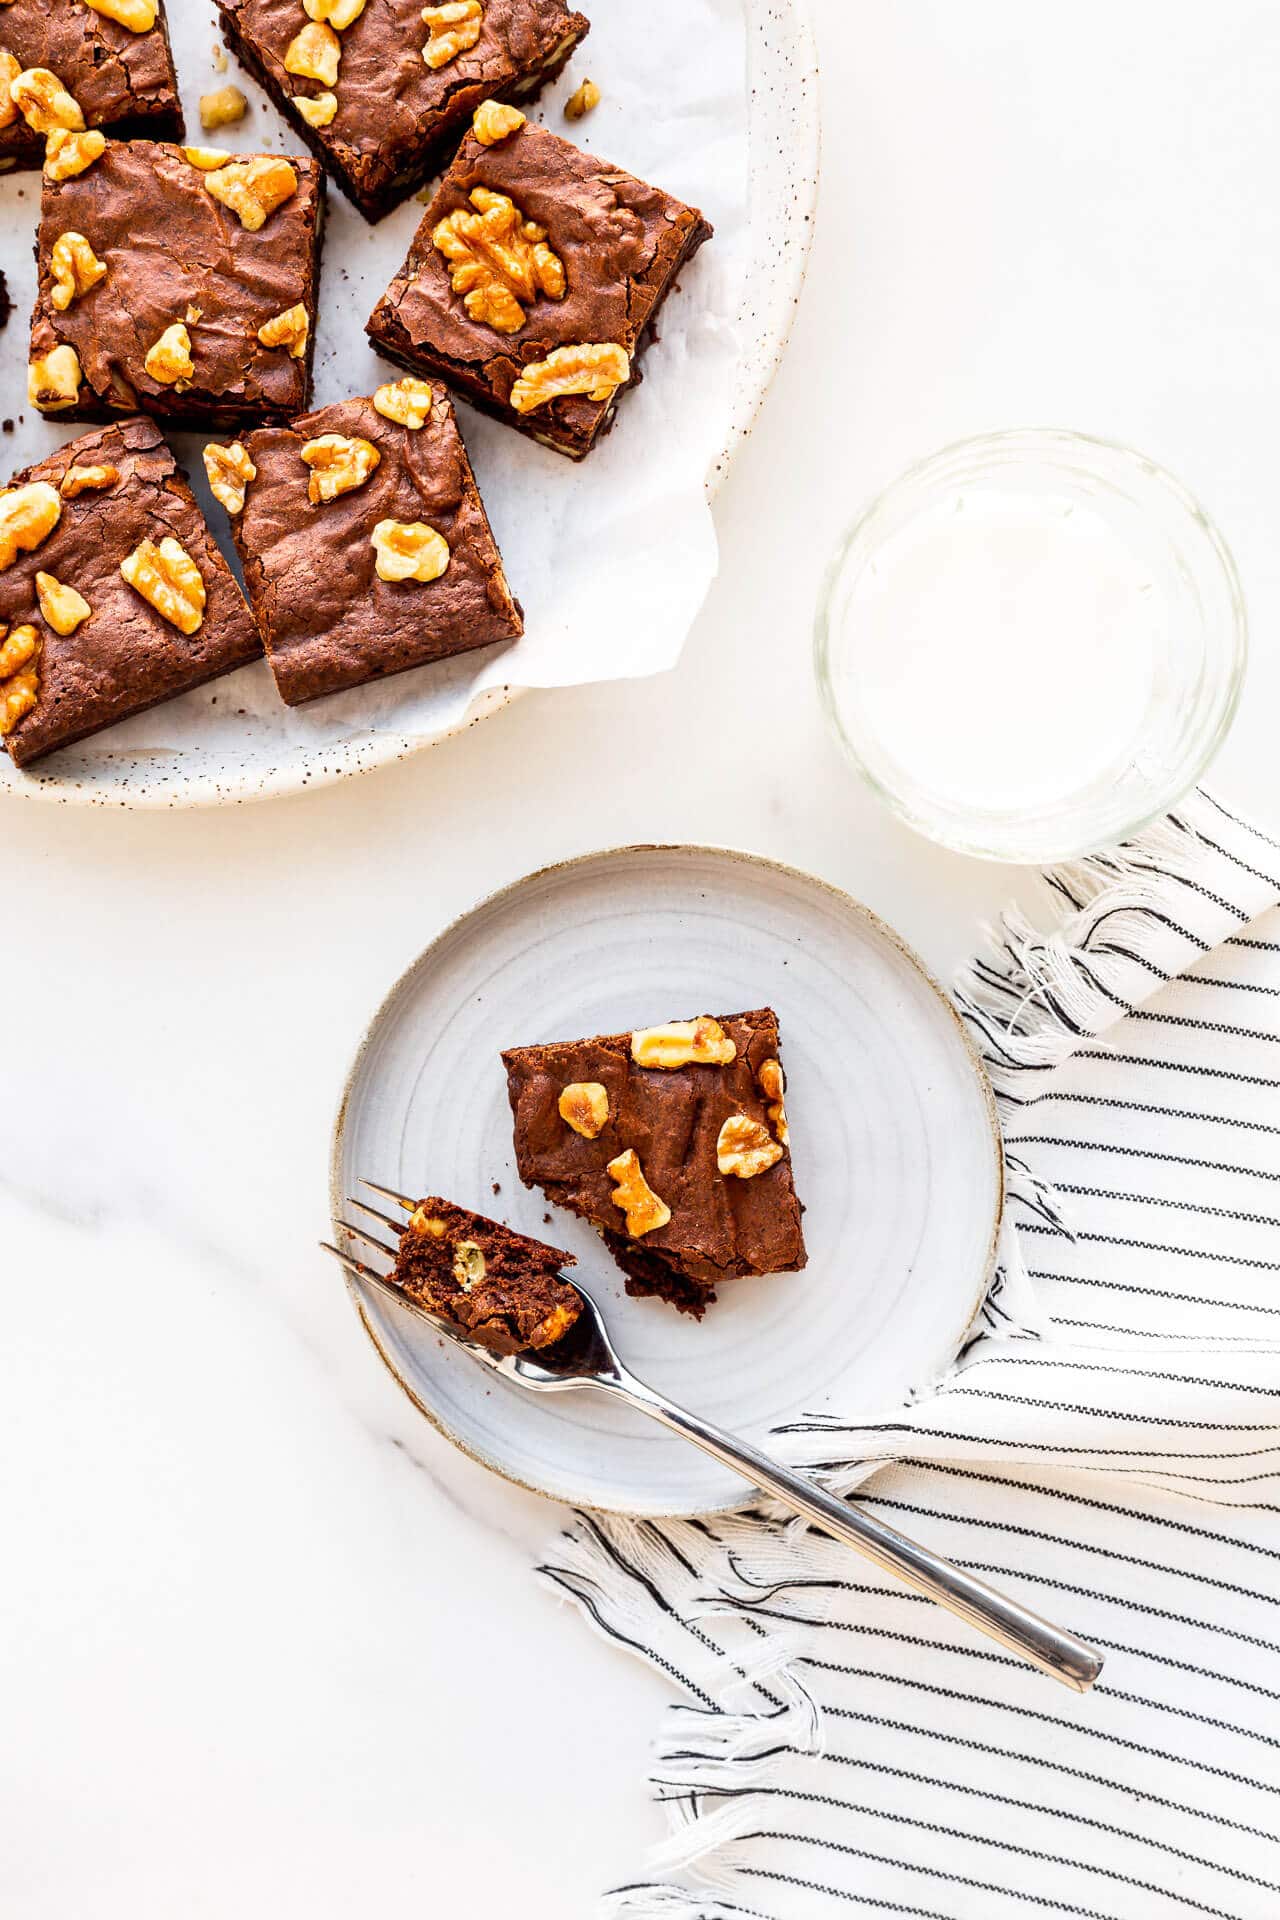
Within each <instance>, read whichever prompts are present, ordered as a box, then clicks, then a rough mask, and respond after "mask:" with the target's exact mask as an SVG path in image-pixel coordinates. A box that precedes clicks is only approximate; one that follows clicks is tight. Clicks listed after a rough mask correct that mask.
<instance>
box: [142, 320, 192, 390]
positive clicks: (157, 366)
mask: <svg viewBox="0 0 1280 1920" xmlns="http://www.w3.org/2000/svg"><path fill="white" fill-rule="evenodd" d="M142 364H143V366H144V368H145V369H146V371H147V372H148V373H149V374H150V375H151V378H152V379H153V380H156V381H158V382H159V383H160V385H161V386H163V387H178V388H182V387H189V386H190V385H191V382H192V380H193V379H194V378H195V371H196V368H195V362H194V360H193V359H192V358H191V335H190V334H189V333H188V332H187V329H186V327H185V326H184V325H183V323H182V321H181V320H175V321H174V323H173V325H172V326H171V327H166V328H165V330H164V332H163V333H162V334H161V335H160V338H159V339H158V340H156V341H154V342H153V344H152V345H151V346H150V347H149V348H148V349H147V356H146V358H145V360H144V361H143V363H142Z"/></svg>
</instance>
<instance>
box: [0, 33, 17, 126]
mask: <svg viewBox="0 0 1280 1920" xmlns="http://www.w3.org/2000/svg"><path fill="white" fill-rule="evenodd" d="M21 72H22V67H21V64H20V63H19V62H18V61H17V60H15V59H14V57H13V55H12V54H11V53H10V52H9V49H8V48H7V47H0V127H11V126H12V125H13V123H14V121H15V120H16V119H17V117H18V103H17V101H16V100H15V99H14V97H13V95H12V93H11V92H10V88H11V87H12V85H13V83H14V81H15V80H16V79H17V77H18V75H19V74H20V73H21Z"/></svg>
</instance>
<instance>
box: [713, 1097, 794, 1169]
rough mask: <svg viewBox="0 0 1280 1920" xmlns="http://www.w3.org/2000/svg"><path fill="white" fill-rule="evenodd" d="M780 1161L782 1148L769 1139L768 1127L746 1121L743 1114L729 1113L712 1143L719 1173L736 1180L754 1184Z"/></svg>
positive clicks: (755, 1121) (753, 1121)
mask: <svg viewBox="0 0 1280 1920" xmlns="http://www.w3.org/2000/svg"><path fill="white" fill-rule="evenodd" d="M781 1158H782V1148H781V1147H780V1146H779V1145H778V1142H777V1141H776V1140H774V1139H772V1138H771V1137H770V1134H769V1129H768V1127H764V1126H761V1124H760V1122H759V1121H758V1120H750V1119H748V1118H747V1115H746V1114H745V1113H731V1114H730V1115H729V1118H728V1119H727V1120H726V1121H725V1123H724V1125H723V1126H722V1127H721V1129H720V1137H719V1139H718V1140H717V1141H716V1165H717V1166H718V1167H719V1169H720V1171H721V1173H723V1174H725V1175H729V1174H733V1175H735V1176H736V1178H737V1179H739V1180H754V1179H755V1176H756V1175H757V1174H758V1173H764V1172H765V1171H766V1170H767V1169H768V1168H769V1167H772V1166H773V1165H775V1163H776V1162H777V1161H779V1160H781Z"/></svg>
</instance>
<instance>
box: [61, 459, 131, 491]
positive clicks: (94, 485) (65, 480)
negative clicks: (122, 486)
mask: <svg viewBox="0 0 1280 1920" xmlns="http://www.w3.org/2000/svg"><path fill="white" fill-rule="evenodd" d="M119 478H120V469H119V467H113V466H111V465H109V464H106V463H104V464H103V465H102V466H96V467H68V468H67V470H66V472H65V473H64V474H63V476H62V484H61V485H60V487H59V488H58V492H59V493H60V494H61V495H62V497H63V499H64V500H74V499H75V498H76V497H77V495H79V494H82V493H96V492H99V491H100V490H101V489H102V488H103V487H114V485H115V484H116V481H117V480H118V479H119Z"/></svg>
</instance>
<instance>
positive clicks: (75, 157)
mask: <svg viewBox="0 0 1280 1920" xmlns="http://www.w3.org/2000/svg"><path fill="white" fill-rule="evenodd" d="M3 125H4V122H3V120H0V126H3ZM106 150H107V139H106V135H105V134H102V133H99V132H98V129H97V128H96V127H93V128H91V129H90V130H89V131H88V132H87V133H83V132H81V133H77V132H75V131H74V130H73V129H72V128H70V127H55V128H54V130H53V132H52V133H51V134H50V135H49V136H48V138H47V139H46V141H45V143H44V177H45V179H46V180H70V179H71V178H72V176H73V175H74V174H77V173H85V172H87V171H88V169H89V168H90V167H91V166H92V165H93V163H94V161H95V160H101V158H102V156H103V154H104V153H105V152H106Z"/></svg>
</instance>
